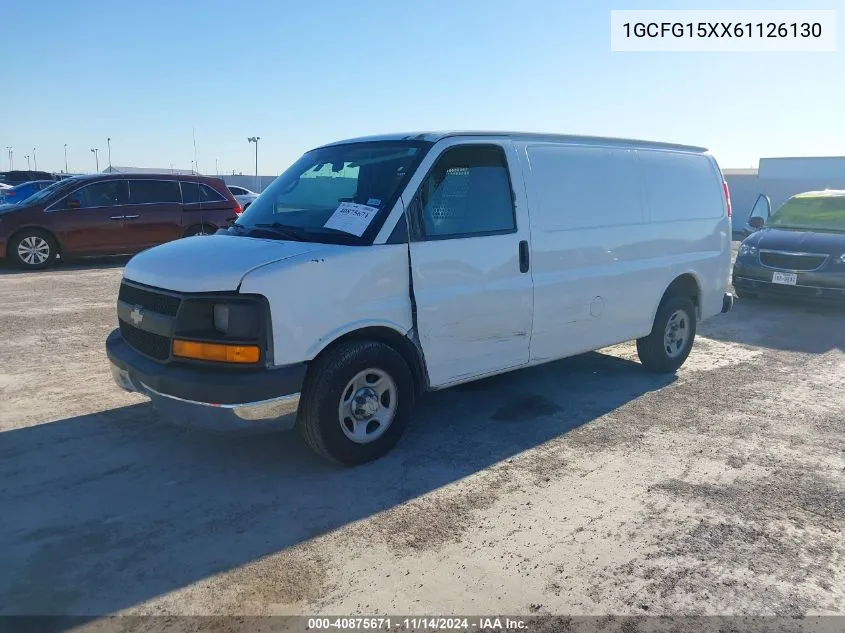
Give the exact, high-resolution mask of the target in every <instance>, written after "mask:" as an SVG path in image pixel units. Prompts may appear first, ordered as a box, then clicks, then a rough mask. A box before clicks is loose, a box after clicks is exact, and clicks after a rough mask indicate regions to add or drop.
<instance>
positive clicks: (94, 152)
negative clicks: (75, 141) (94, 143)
mask: <svg viewBox="0 0 845 633" xmlns="http://www.w3.org/2000/svg"><path fill="white" fill-rule="evenodd" d="M99 151H100V149H99V148H97V147H92V148H91V153H92V154H94V165H96V166H97V173H100V158H99V156H98V155H97V154H98V153H99Z"/></svg>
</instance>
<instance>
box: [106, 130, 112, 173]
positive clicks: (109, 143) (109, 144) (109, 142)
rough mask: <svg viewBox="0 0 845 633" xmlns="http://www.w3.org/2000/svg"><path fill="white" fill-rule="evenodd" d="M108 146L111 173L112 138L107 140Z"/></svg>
mask: <svg viewBox="0 0 845 633" xmlns="http://www.w3.org/2000/svg"><path fill="white" fill-rule="evenodd" d="M106 144H107V145H108V146H109V171H111V136H110V137H108V138H107V139H106Z"/></svg>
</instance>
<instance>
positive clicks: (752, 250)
mask: <svg viewBox="0 0 845 633" xmlns="http://www.w3.org/2000/svg"><path fill="white" fill-rule="evenodd" d="M757 252H758V248H757V247H756V246H749V245H748V244H740V245H739V252H738V253H737V255H738V256H739V257H756V256H757Z"/></svg>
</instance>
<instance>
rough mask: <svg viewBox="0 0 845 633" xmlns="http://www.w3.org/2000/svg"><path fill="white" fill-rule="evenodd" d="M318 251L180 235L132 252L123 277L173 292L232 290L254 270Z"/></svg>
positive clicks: (277, 242) (292, 245) (306, 246)
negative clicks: (144, 249)
mask: <svg viewBox="0 0 845 633" xmlns="http://www.w3.org/2000/svg"><path fill="white" fill-rule="evenodd" d="M324 247H325V244H319V243H317V244H315V243H310V242H287V241H282V240H268V239H260V238H252V237H242V236H235V235H208V236H196V237H186V238H182V239H179V240H174V241H172V242H167V243H166V244H162V245H161V246H155V247H153V248H150V249H148V250H146V251H142V252H140V253H138V254H137V255H135V257H133V258H132V259H131V260H129V263H128V264H126V268H125V269H124V271H123V277H124V278H125V279H128V280H130V281H134V282H137V283H139V284H145V285H147V286H154V287H156V288H163V289H165V290H176V291H178V292H217V291H229V290H237V289H238V286H240V284H241V280H242V279H243V278H244V277H245V276H246V275H247V273H249V272H251V271H253V270H255V269H256V268H260V267H261V266H266V265H267V264H272V263H275V262H278V261H281V260H283V259H289V258H291V257H296V256H297V255H302V254H304V253H309V252H311V251H317V250H320V249H321V248H324Z"/></svg>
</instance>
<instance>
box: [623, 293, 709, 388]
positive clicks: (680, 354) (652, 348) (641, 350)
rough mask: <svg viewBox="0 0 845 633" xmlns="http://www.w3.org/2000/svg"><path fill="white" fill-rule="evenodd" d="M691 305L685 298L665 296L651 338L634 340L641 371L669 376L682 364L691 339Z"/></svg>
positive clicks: (694, 323)
mask: <svg viewBox="0 0 845 633" xmlns="http://www.w3.org/2000/svg"><path fill="white" fill-rule="evenodd" d="M695 328H696V322H695V305H694V304H693V302H692V300H691V299H690V298H689V297H685V296H680V295H669V296H668V297H666V298H665V299H664V300H663V301H662V302H661V304H660V307H659V308H658V309H657V315H656V316H655V317H654V325H653V326H652V329H651V334H649V335H648V336H645V337H643V338H640V339H637V355H638V356H639V357H640V362H641V363H642V364H643V367H645V368H646V369H648V370H649V371H653V372H657V373H673V372H675V371H677V369H678V368H679V367H680V366H681V365H683V364H684V361H686V359H687V356H689V353H690V351H691V350H692V344H693V340H694V339H695Z"/></svg>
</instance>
